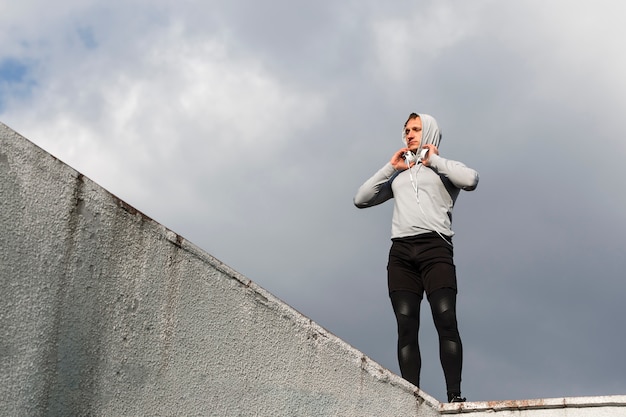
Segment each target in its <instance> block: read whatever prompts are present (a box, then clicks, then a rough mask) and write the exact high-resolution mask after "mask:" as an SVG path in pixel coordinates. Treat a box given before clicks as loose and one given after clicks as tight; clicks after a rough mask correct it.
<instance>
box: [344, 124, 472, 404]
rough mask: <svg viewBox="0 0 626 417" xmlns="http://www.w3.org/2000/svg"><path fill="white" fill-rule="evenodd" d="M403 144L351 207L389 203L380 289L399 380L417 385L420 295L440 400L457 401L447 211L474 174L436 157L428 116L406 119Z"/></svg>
mask: <svg viewBox="0 0 626 417" xmlns="http://www.w3.org/2000/svg"><path fill="white" fill-rule="evenodd" d="M403 140H404V143H405V145H406V146H405V147H403V148H401V149H399V150H398V151H397V152H396V153H394V154H393V156H392V157H391V160H390V161H389V162H388V163H387V164H385V166H383V167H382V168H381V169H380V170H378V172H376V173H375V174H374V175H373V176H372V177H371V178H370V179H368V180H367V181H366V182H365V183H364V184H363V185H362V186H361V187H360V188H359V190H358V191H357V194H356V196H355V197H354V204H355V205H356V206H357V207H358V208H366V207H372V206H375V205H378V204H381V203H383V202H385V201H387V200H389V199H391V198H394V201H395V204H394V211H393V219H392V224H391V240H392V245H391V249H390V251H389V261H388V264H387V283H388V287H389V297H390V298H391V304H392V306H393V310H394V313H395V316H396V321H397V324H398V361H399V364H400V371H401V373H402V377H403V378H405V379H406V380H408V381H409V382H411V383H413V384H414V385H415V386H417V387H419V382H420V368H421V356H420V350H419V345H418V341H417V336H418V331H419V325H420V304H421V301H422V297H423V294H424V293H426V296H427V298H428V301H429V303H430V307H431V311H432V316H433V320H434V323H435V327H436V328H437V332H438V334H439V352H440V359H441V365H442V367H443V372H444V376H445V379H446V388H447V393H448V402H462V401H465V398H462V397H461V368H462V363H463V348H462V344H461V338H460V336H459V331H458V326H457V319H456V294H457V283H456V269H455V266H454V261H453V247H452V236H453V234H454V233H453V232H452V228H451V224H452V209H453V207H454V203H455V201H456V198H457V197H458V195H459V192H460V191H461V190H466V191H471V190H474V189H475V188H476V186H477V185H478V173H477V172H476V171H474V170H473V169H471V168H468V167H467V166H465V165H464V164H462V163H460V162H457V161H452V160H449V159H445V158H442V157H441V156H439V149H438V146H439V143H440V141H441V133H440V131H439V127H438V126H437V121H436V120H435V119H434V118H433V117H432V116H429V115H427V114H416V113H411V114H410V115H409V118H408V120H407V121H406V123H405V124H404V131H403ZM424 150H426V151H427V152H426V153H425V154H422V151H424Z"/></svg>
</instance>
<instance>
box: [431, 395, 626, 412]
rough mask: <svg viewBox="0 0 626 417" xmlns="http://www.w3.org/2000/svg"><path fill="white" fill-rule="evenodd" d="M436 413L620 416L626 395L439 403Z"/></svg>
mask: <svg viewBox="0 0 626 417" xmlns="http://www.w3.org/2000/svg"><path fill="white" fill-rule="evenodd" d="M439 411H440V412H441V415H444V416H445V415H451V414H469V413H471V416H468V417H483V416H484V417H487V416H491V417H518V416H521V417H623V416H626V395H615V396H604V397H573V398H544V399H536V400H514V401H488V402H468V403H462V404H441V405H440V406H439Z"/></svg>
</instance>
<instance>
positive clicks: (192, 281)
mask: <svg viewBox="0 0 626 417" xmlns="http://www.w3.org/2000/svg"><path fill="white" fill-rule="evenodd" d="M0 178H1V181H0V204H1V205H0V230H1V231H2V233H0V248H1V250H0V277H1V279H0V318H1V324H0V326H1V327H0V332H1V333H0V369H1V370H2V374H1V377H0V402H1V403H0V406H1V407H0V410H1V411H0V414H2V415H7V416H9V415H10V416H37V415H53V416H60V415H63V416H69V415H102V416H123V415H127V416H140V415H203V416H254V415H259V416H330V415H341V416H383V415H403V416H433V415H438V412H437V411H436V408H437V406H438V404H437V402H436V401H435V400H434V399H432V398H430V397H428V396H426V395H424V397H423V398H422V397H417V396H415V395H414V390H415V388H414V387H412V386H411V385H410V384H408V383H406V382H405V381H404V380H402V379H401V378H399V377H397V376H395V375H394V374H392V373H390V372H388V371H387V370H385V369H383V368H381V367H380V366H379V365H377V364H376V363H373V362H372V361H371V360H370V359H368V358H367V357H365V356H364V355H363V354H362V353H360V352H359V351H357V350H355V349H353V348H352V347H350V346H348V345H347V344H346V343H344V342H342V341H341V340H340V339H338V338H337V337H335V336H333V335H332V334H330V333H328V332H327V331H325V330H324V329H322V328H320V327H319V326H318V325H316V324H315V323H312V322H311V321H310V320H309V319H307V318H306V317H304V316H302V315H301V314H299V313H298V312H296V311H295V310H293V309H292V308H290V307H289V306H287V305H286V304H284V303H282V302H281V301H279V300H277V299H276V298H275V297H273V296H272V295H271V294H269V293H267V292H266V291H264V290H263V289H261V288H259V287H258V286H257V285H255V284H254V283H253V282H251V281H250V280H249V279H247V278H245V277H243V276H241V275H240V274H238V273H237V272H235V271H233V270H232V269H230V268H229V267H227V266H226V265H224V264H222V263H221V262H219V261H218V260H216V259H215V258H213V257H212V256H210V255H209V254H207V253H205V252H203V251H202V250H200V249H199V248H197V247H196V246H194V245H193V244H191V243H189V242H188V241H186V240H185V239H184V238H182V237H181V236H179V235H177V234H176V233H174V232H172V231H170V230H168V229H166V228H165V227H163V226H162V225H160V224H158V223H156V222H155V221H153V220H151V219H150V218H149V217H147V216H145V215H144V214H142V213H140V212H138V211H137V210H135V209H134V208H132V207H130V206H129V205H127V204H126V203H124V202H123V201H121V200H119V199H118V198H116V197H115V196H113V195H111V194H110V193H108V192H107V191H105V190H104V189H102V188H101V187H99V186H98V185H97V184H95V183H94V182H92V181H91V180H89V179H88V178H86V177H84V176H82V175H81V174H80V173H78V172H76V171H75V170H73V169H72V168H70V167H68V166H67V165H65V164H63V163H62V162H61V161H59V160H57V159H55V158H54V157H52V156H51V155H49V154H47V153H46V152H44V151H43V150H41V149H40V148H38V147H36V146H35V145H33V144H32V143H31V142H29V141H28V140H26V139H25V138H23V137H21V136H19V135H17V134H16V133H15V132H13V131H12V130H10V129H8V128H7V127H6V126H4V125H2V124H0ZM389 413H390V414H389Z"/></svg>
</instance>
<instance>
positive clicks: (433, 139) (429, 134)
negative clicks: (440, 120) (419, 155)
mask: <svg viewBox="0 0 626 417" xmlns="http://www.w3.org/2000/svg"><path fill="white" fill-rule="evenodd" d="M416 114H417V115H418V116H419V118H420V119H421V120H422V142H421V143H420V148H421V147H423V146H424V145H435V146H436V147H437V148H439V143H440V142H441V130H440V129H439V125H438V124H437V120H435V118H434V117H433V116H431V115H429V114H424V113H416ZM402 142H404V143H406V141H405V138H404V129H402Z"/></svg>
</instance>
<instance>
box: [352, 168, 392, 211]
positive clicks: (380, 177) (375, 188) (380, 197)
mask: <svg viewBox="0 0 626 417" xmlns="http://www.w3.org/2000/svg"><path fill="white" fill-rule="evenodd" d="M396 173H397V172H396V170H395V168H394V167H393V165H391V163H389V162H388V163H387V164H386V165H385V166H384V167H382V168H381V169H379V170H378V172H376V173H375V174H374V175H373V176H372V177H371V178H370V179H368V180H367V181H365V183H363V185H361V187H359V190H358V191H357V192H356V195H355V196H354V205H355V206H357V207H358V208H366V207H372V206H376V205H378V204H381V203H384V202H385V201H387V200H389V199H391V198H393V192H392V191H391V181H390V180H391V179H392V178H393V177H394V176H395V175H396Z"/></svg>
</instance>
